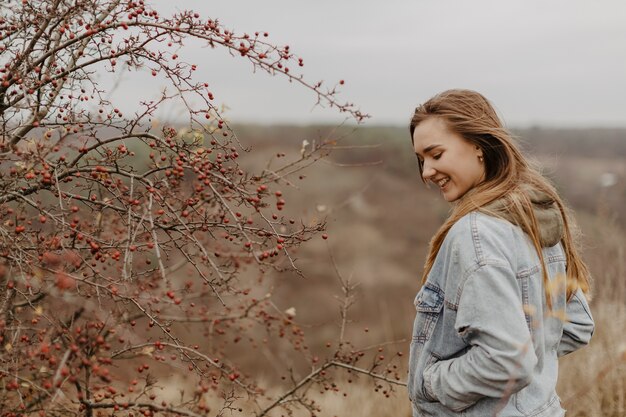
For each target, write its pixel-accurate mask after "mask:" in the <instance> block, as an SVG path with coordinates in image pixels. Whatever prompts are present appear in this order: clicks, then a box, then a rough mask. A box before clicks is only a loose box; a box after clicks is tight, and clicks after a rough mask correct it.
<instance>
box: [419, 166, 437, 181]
mask: <svg viewBox="0 0 626 417" xmlns="http://www.w3.org/2000/svg"><path fill="white" fill-rule="evenodd" d="M435 172H436V171H435V169H434V168H433V167H432V166H430V164H428V163H427V162H426V161H424V164H423V165H422V178H423V179H424V181H428V180H429V179H431V178H432V177H433V176H434V175H435Z"/></svg>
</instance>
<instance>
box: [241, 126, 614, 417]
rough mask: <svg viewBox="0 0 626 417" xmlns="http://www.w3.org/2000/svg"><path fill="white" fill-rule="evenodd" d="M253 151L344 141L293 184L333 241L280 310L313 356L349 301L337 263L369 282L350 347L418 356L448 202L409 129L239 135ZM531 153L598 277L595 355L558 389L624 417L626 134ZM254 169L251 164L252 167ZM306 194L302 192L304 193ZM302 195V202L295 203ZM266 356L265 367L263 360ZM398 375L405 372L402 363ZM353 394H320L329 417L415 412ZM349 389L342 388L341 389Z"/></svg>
mask: <svg viewBox="0 0 626 417" xmlns="http://www.w3.org/2000/svg"><path fill="white" fill-rule="evenodd" d="M235 130H236V132H238V135H239V137H240V139H241V140H242V142H244V143H245V144H249V145H252V146H253V148H254V152H253V153H252V154H251V155H248V156H247V157H246V158H245V159H244V163H249V164H252V165H255V164H257V163H258V161H263V160H265V158H264V157H263V156H261V155H268V156H269V155H272V154H275V153H277V152H285V153H286V154H287V159H288V158H289V157H295V156H296V155H297V154H298V153H299V150H300V148H301V144H302V141H303V140H305V139H306V140H308V141H309V142H312V141H313V140H320V138H339V137H342V138H343V139H342V140H341V142H340V143H339V144H338V145H340V147H339V146H338V149H336V150H335V151H334V152H333V154H332V155H331V157H330V158H328V159H326V160H323V161H320V162H318V164H317V166H315V167H313V168H312V169H311V170H309V171H308V172H307V176H306V178H304V179H302V180H297V181H300V182H295V183H294V187H295V186H298V187H301V189H300V190H295V189H292V190H291V191H290V190H289V187H287V186H285V193H286V200H287V205H288V207H289V210H290V211H291V212H292V213H294V212H295V213H301V214H303V215H304V217H305V218H306V217H317V218H319V217H322V218H326V219H327V221H328V234H329V236H330V237H329V239H328V240H327V241H323V240H321V239H316V240H314V241H311V242H308V243H307V244H305V245H304V246H303V247H302V248H301V249H300V251H299V252H298V253H297V254H296V256H297V257H298V258H299V259H298V265H299V266H300V267H301V268H302V269H303V271H304V272H305V274H306V275H307V278H306V279H303V278H301V277H298V276H296V275H295V274H289V273H287V274H280V275H277V276H276V277H275V279H276V290H275V294H276V296H277V297H276V300H278V301H277V304H278V308H281V309H286V308H289V307H291V306H295V305H297V306H298V310H297V320H298V322H299V323H301V324H302V325H304V326H306V327H307V328H308V335H309V337H314V338H312V339H309V340H308V343H309V345H310V346H311V349H312V351H313V352H315V351H317V350H319V351H320V352H323V344H324V343H325V341H326V340H328V339H332V338H333V337H335V336H336V334H337V332H338V317H339V315H338V303H337V302H336V300H335V299H334V298H333V297H334V296H336V295H337V294H338V293H339V292H340V288H339V286H338V285H337V280H336V273H335V271H334V268H333V265H332V262H331V256H332V257H333V259H335V261H336V263H337V266H338V270H339V271H340V273H341V274H342V275H343V276H344V277H348V276H352V277H353V280H355V281H358V282H359V283H360V286H359V293H358V294H359V295H358V303H357V304H356V305H355V307H354V308H353V310H352V323H351V325H350V328H349V332H348V338H349V339H350V340H352V341H353V342H354V344H355V346H358V347H364V346H370V345H376V344H377V343H380V342H385V341H395V342H396V343H395V344H394V345H391V346H390V347H389V346H388V347H387V348H388V349H389V350H390V351H402V352H408V344H409V340H410V336H411V334H410V332H411V324H412V321H413V317H414V308H413V304H412V301H413V298H414V296H415V293H416V291H417V290H418V283H419V277H420V275H421V266H422V263H423V261H424V258H425V254H426V249H427V244H428V240H429V239H430V237H431V236H432V234H433V233H434V232H435V230H436V229H437V227H438V226H439V225H440V224H441V222H442V221H443V219H445V217H446V215H447V211H448V207H447V205H446V203H445V202H444V201H443V200H442V199H441V198H440V197H439V196H438V193H437V192H436V190H428V189H426V187H425V186H424V184H422V182H421V181H420V179H419V178H418V172H417V167H416V162H415V156H414V155H413V152H412V149H411V145H410V141H409V138H408V134H407V133H406V131H405V129H399V128H384V127H372V128H358V129H350V128H342V129H339V130H332V129H328V128H324V127H310V128H297V127H290V126H275V127H260V126H238V127H236V128H235ZM516 134H517V135H518V136H519V137H520V138H521V139H522V141H523V147H524V148H525V149H526V151H527V153H529V154H530V155H532V156H533V157H535V158H536V159H537V160H538V161H539V162H540V163H541V165H542V166H543V167H544V172H545V173H546V175H548V176H549V177H550V178H551V179H552V180H553V182H554V183H555V185H556V186H557V188H558V189H559V190H560V192H561V193H562V195H563V196H564V198H565V199H566V201H567V202H568V203H569V204H570V206H571V207H572V208H573V209H574V211H575V215H576V218H577V219H578V221H579V225H580V229H581V232H582V243H583V247H584V257H585V259H586V261H587V262H588V263H589V266H590V268H591V271H592V273H593V276H594V299H593V301H592V304H591V305H592V310H593V313H594V315H595V318H596V323H597V330H596V334H595V336H594V338H593V341H592V343H591V345H590V346H588V347H587V348H585V349H583V350H582V351H579V352H576V353H574V354H572V355H570V357H566V358H564V359H563V360H562V362H561V372H560V380H559V385H558V392H559V395H560V397H561V399H562V400H563V404H564V407H565V408H567V410H568V414H567V415H568V416H581V417H582V416H609V417H618V416H620V417H623V416H624V415H626V404H625V401H626V400H625V396H626V279H625V272H626V255H625V249H626V234H625V233H624V228H625V227H626V159H625V158H624V157H623V156H624V155H626V131H621V130H609V129H605V130H602V129H597V130H568V131H564V130H543V129H529V130H524V131H517V132H516ZM246 161H247V162H246ZM296 191H297V192H296ZM292 196H293V197H292ZM257 359H258V358H257ZM399 364H400V366H405V364H404V363H403V361H401V362H400V363H399ZM405 372H406V370H405V369H404V370H403V372H402V375H405ZM342 389H343V390H345V392H346V394H347V396H345V397H344V396H343V394H341V393H340V394H328V393H326V394H324V395H320V396H319V401H320V403H321V404H322V405H321V407H322V413H321V414H319V415H322V416H348V415H377V416H408V415H410V410H409V404H408V399H407V397H406V394H405V392H404V389H397V388H396V390H395V392H394V393H392V394H391V396H392V399H391V400H386V401H385V399H384V397H381V396H380V395H372V393H373V389H374V388H373V386H372V385H371V384H365V383H364V382H363V380H360V382H359V381H355V382H353V383H352V384H348V386H347V387H342ZM342 392H344V391H342Z"/></svg>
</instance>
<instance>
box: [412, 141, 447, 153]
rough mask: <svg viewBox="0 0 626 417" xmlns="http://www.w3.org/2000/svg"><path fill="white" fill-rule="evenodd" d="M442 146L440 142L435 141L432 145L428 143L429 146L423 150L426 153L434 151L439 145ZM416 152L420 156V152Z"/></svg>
mask: <svg viewBox="0 0 626 417" xmlns="http://www.w3.org/2000/svg"><path fill="white" fill-rule="evenodd" d="M440 146H442V145H441V144H439V143H435V144H432V145H428V146H427V147H425V148H424V151H423V152H424V153H425V154H426V153H428V152H430V151H432V150H433V149H435V148H438V147H440ZM415 154H416V155H417V156H420V154H419V153H418V152H415Z"/></svg>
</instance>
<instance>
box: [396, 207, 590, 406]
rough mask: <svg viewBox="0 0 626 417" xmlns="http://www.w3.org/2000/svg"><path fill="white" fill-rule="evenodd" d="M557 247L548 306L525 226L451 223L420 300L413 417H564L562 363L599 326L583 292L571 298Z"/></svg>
mask: <svg viewBox="0 0 626 417" xmlns="http://www.w3.org/2000/svg"><path fill="white" fill-rule="evenodd" d="M559 220H560V219H559ZM548 221H550V220H548ZM545 226H546V225H542V224H540V227H545ZM547 226H554V225H547ZM558 227H559V226H558V225H557V229H558ZM559 241H560V237H559V238H558V239H557V240H556V241H555V242H552V244H553V245H552V246H549V247H544V248H543V257H544V261H545V264H546V268H547V270H548V271H547V272H548V275H549V278H550V285H551V287H552V294H553V296H552V309H548V308H547V306H546V301H545V295H544V294H545V291H544V285H543V278H542V269H541V263H540V261H539V257H538V256H537V253H536V251H535V249H534V247H533V246H532V243H531V241H530V239H529V238H528V236H527V235H526V234H525V233H523V232H522V230H521V229H520V228H519V227H517V226H515V225H514V224H512V223H510V222H508V221H507V220H503V219H500V218H496V217H493V216H490V215H487V214H484V213H481V212H471V213H469V214H468V215H466V216H464V217H463V218H461V219H460V220H459V221H458V222H457V223H455V224H454V226H452V228H451V229H450V231H449V232H448V234H447V236H446V238H445V239H444V242H443V244H442V246H441V249H440V251H439V253H438V254H437V257H436V259H435V262H434V264H433V267H432V269H431V271H430V273H429V275H428V277H427V280H426V283H425V285H424V286H423V287H422V288H421V290H420V291H419V293H418V294H417V297H416V298H415V308H416V309H417V315H416V318H415V322H414V325H413V338H412V341H411V349H410V357H409V379H408V389H409V397H410V399H411V402H412V406H413V416H414V417H417V416H437V417H440V416H477V417H478V416H480V417H485V416H500V417H513V416H533V417H548V416H550V417H552V416H563V415H564V410H563V409H562V408H561V406H560V400H559V397H558V396H557V394H556V391H555V387H556V382H557V375H558V360H557V359H558V357H559V356H562V355H565V354H568V353H570V352H573V351H575V350H576V349H578V348H580V347H582V346H584V345H586V344H587V343H588V342H589V340H590V338H591V335H592V333H593V329H594V323H593V319H592V317H591V313H590V310H589V306H588V304H587V301H586V299H585V296H584V294H583V293H582V291H581V290H578V291H577V292H576V293H575V294H574V295H573V296H572V297H571V298H570V299H569V301H568V300H566V286H565V255H564V252H563V248H562V246H561V244H560V243H558V242H559Z"/></svg>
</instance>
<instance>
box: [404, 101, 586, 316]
mask: <svg viewBox="0 0 626 417" xmlns="http://www.w3.org/2000/svg"><path fill="white" fill-rule="evenodd" d="M431 117H438V118H440V119H442V120H443V121H444V122H445V123H446V125H447V127H448V128H449V129H450V130H451V131H452V132H455V133H457V134H459V135H461V136H462V137H463V138H465V139H466V140H468V141H469V142H471V143H472V144H474V145H476V146H479V147H480V148H481V150H482V152H483V158H484V164H485V180H484V181H483V182H482V183H480V184H479V185H477V186H476V187H474V188H472V189H471V190H469V191H468V192H467V193H465V195H463V196H462V197H461V198H460V199H459V200H458V201H457V202H455V204H454V206H453V208H452V212H451V214H450V216H449V217H448V218H447V220H446V221H445V223H444V224H443V225H442V226H441V227H440V228H439V230H438V231H437V233H436V234H435V236H434V237H433V238H432V240H431V241H430V249H429V253H428V257H427V258H426V263H425V266H424V274H423V276H422V284H424V283H425V282H426V278H427V276H428V273H429V272H430V270H431V269H432V267H433V263H434V262H435V258H436V256H437V253H438V252H439V249H440V248H441V245H442V243H443V241H444V239H445V237H446V235H447V233H448V231H449V230H450V228H451V227H452V226H453V225H454V224H455V223H456V222H457V221H458V220H459V219H460V218H461V217H463V216H465V215H466V214H468V213H469V212H471V211H474V210H482V211H486V212H487V213H491V212H489V211H488V210H487V208H486V207H485V206H487V205H488V204H489V203H491V202H493V201H496V200H499V201H500V202H501V203H503V204H502V206H503V207H504V210H506V211H507V214H508V216H507V217H509V218H511V219H513V221H514V223H515V224H517V225H518V226H519V227H520V228H521V229H522V230H523V231H524V232H525V233H526V234H527V235H528V236H529V237H530V239H531V241H532V244H533V246H534V248H535V250H536V252H537V255H538V256H539V260H540V261H541V266H542V275H543V283H544V288H545V294H546V303H547V305H548V306H549V307H551V306H552V297H551V288H552V287H551V285H550V282H549V278H548V274H547V269H546V265H545V260H544V258H543V253H542V250H541V242H540V231H539V226H538V223H537V219H536V218H535V214H534V211H533V204H532V202H531V199H530V196H529V195H528V193H527V192H525V191H524V189H532V190H536V191H539V192H542V193H544V194H546V195H547V196H548V197H549V198H550V199H552V200H553V201H554V203H555V204H556V205H557V207H558V209H559V211H560V213H561V216H562V218H563V226H564V227H563V229H564V233H563V238H562V240H561V244H562V245H563V250H564V252H565V256H566V262H567V269H566V271H567V273H566V285H567V298H568V299H569V298H570V297H571V296H572V294H573V293H574V292H575V291H576V290H577V289H578V288H581V289H582V290H583V292H584V293H585V294H589V290H590V278H589V270H588V269H587V266H586V265H585V263H584V262H583V260H582V258H581V256H580V255H579V253H578V250H577V242H576V238H575V236H574V233H573V231H574V230H576V225H575V223H574V221H573V220H572V219H571V217H570V215H569V213H568V209H567V207H566V206H565V204H564V203H563V201H562V200H561V198H560V197H559V195H558V194H557V192H556V190H555V189H554V187H553V186H552V185H551V184H550V183H549V182H548V180H547V179H546V178H545V177H544V176H543V175H541V173H539V172H538V171H537V170H536V169H535V168H533V167H532V166H531V165H530V163H529V162H528V161H527V160H526V158H525V157H524V155H522V153H521V151H520V150H519V149H518V147H517V145H516V144H515V141H514V139H513V137H512V136H511V134H510V133H509V132H508V131H507V130H506V129H505V128H504V126H503V124H502V122H501V121H500V118H499V117H498V115H497V114H496V111H495V110H494V108H493V106H492V105H491V104H490V103H489V101H488V100H487V99H486V98H485V97H484V96H483V95H481V94H480V93H477V92H475V91H471V90H460V89H455V90H448V91H444V92H443V93H440V94H438V95H436V96H434V97H433V98H431V99H430V100H428V101H427V102H425V103H424V104H422V105H421V106H419V107H417V108H416V109H415V113H414V115H413V117H412V118H411V123H410V127H409V130H410V132H411V140H413V133H414V131H415V128H416V126H417V125H418V124H420V123H421V122H423V121H424V120H426V119H428V118H431ZM419 170H420V174H421V173H422V171H423V163H422V162H419Z"/></svg>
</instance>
